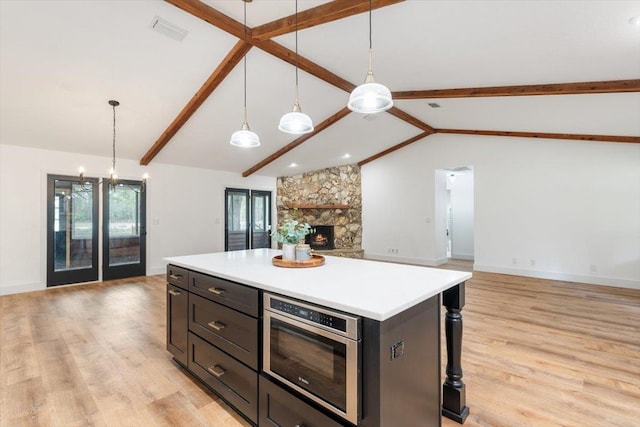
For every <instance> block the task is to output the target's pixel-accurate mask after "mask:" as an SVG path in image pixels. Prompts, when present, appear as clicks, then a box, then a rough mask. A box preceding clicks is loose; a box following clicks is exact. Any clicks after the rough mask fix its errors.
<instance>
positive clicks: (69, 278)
mask: <svg viewBox="0 0 640 427" xmlns="http://www.w3.org/2000/svg"><path fill="white" fill-rule="evenodd" d="M57 180H61V181H62V180H63V181H71V182H77V183H78V184H82V182H81V181H80V178H79V177H78V176H67V175H47V287H49V286H57V285H67V284H71V283H81V282H94V281H97V280H98V230H99V228H100V227H99V220H98V213H99V210H98V206H99V203H100V202H99V200H98V199H99V193H98V185H99V184H98V179H97V178H85V179H84V183H91V186H92V188H91V189H90V190H87V191H90V192H91V193H92V197H93V206H92V207H91V215H92V233H91V242H92V251H91V267H88V268H77V269H70V270H63V271H55V230H54V221H55V212H54V208H55V198H56V195H55V182H56V181H57Z"/></svg>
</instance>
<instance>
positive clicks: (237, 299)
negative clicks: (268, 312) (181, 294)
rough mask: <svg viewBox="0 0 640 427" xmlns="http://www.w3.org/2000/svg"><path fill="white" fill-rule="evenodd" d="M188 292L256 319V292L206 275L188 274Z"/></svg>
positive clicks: (247, 287) (257, 299)
mask: <svg viewBox="0 0 640 427" xmlns="http://www.w3.org/2000/svg"><path fill="white" fill-rule="evenodd" d="M189 290H190V291H191V292H193V293H196V294H198V295H200V296H202V297H205V298H207V299H210V300H212V301H215V302H218V303H220V304H224V305H226V306H228V307H231V308H235V309H236V310H239V311H242V312H243V313H247V314H249V315H251V316H254V317H258V301H259V298H258V290H257V289H255V288H251V287H249V286H245V285H241V284H239V283H234V282H230V281H228V280H224V279H220V278H218V277H213V276H207V275H206V274H201V273H195V272H193V271H191V272H190V273H189Z"/></svg>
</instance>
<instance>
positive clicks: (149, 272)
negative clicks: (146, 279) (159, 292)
mask: <svg viewBox="0 0 640 427" xmlns="http://www.w3.org/2000/svg"><path fill="white" fill-rule="evenodd" d="M166 273H167V266H166V265H163V266H162V267H154V268H149V269H147V276H157V275H158V274H166Z"/></svg>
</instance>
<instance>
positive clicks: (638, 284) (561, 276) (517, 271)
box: [473, 263, 640, 289]
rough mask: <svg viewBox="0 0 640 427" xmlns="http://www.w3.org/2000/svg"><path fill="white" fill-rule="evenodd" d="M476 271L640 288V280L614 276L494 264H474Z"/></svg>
mask: <svg viewBox="0 0 640 427" xmlns="http://www.w3.org/2000/svg"><path fill="white" fill-rule="evenodd" d="M473 270H474V271H482V272H485V273H498V274H509V275H512V276H523V277H535V278H537V279H549V280H559V281H564V282H576V283H586V284H589V285H600V286H615V287H618V288H628V289H640V281H638V280H628V279H617V278H612V277H597V276H583V275H579V274H566V273H558V272H553V271H538V270H525V269H522V268H509V267H496V266H492V265H482V264H477V263H476V264H474V265H473Z"/></svg>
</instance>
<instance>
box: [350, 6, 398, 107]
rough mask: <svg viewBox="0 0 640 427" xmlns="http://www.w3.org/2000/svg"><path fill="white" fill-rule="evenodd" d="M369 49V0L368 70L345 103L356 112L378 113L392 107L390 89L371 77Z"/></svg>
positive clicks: (370, 47)
mask: <svg viewBox="0 0 640 427" xmlns="http://www.w3.org/2000/svg"><path fill="white" fill-rule="evenodd" d="M371 50H372V42H371V0H369V72H368V73H367V77H366V78H365V80H364V83H363V84H361V85H360V86H358V87H357V88H355V89H354V90H353V92H351V95H349V103H348V104H347V107H349V109H350V110H351V111H353V112H356V113H363V114H372V113H380V112H382V111H386V110H388V109H389V108H391V107H393V100H392V99H391V91H389V89H388V88H387V87H386V86H384V85H382V84H380V83H376V81H375V79H374V78H373V70H372V66H371Z"/></svg>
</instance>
